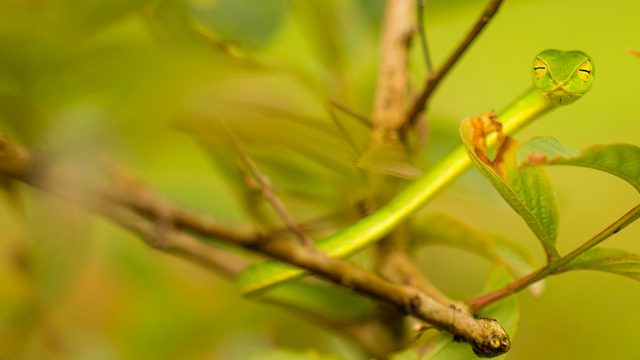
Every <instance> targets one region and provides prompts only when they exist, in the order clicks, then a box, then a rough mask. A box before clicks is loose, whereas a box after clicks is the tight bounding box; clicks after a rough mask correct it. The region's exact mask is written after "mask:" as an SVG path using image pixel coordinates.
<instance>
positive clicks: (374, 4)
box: [358, 0, 386, 28]
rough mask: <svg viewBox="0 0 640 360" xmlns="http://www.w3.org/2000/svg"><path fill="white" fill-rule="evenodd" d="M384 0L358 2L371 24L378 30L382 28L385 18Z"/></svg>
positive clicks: (359, 0) (361, 0) (360, 0)
mask: <svg viewBox="0 0 640 360" xmlns="http://www.w3.org/2000/svg"><path fill="white" fill-rule="evenodd" d="M385 3H386V2H385V1H384V0H358V5H359V6H360V8H361V9H362V12H363V13H364V15H366V17H367V19H368V20H369V22H371V24H373V25H375V26H376V27H377V28H379V27H381V26H382V19H383V18H384V5H385Z"/></svg>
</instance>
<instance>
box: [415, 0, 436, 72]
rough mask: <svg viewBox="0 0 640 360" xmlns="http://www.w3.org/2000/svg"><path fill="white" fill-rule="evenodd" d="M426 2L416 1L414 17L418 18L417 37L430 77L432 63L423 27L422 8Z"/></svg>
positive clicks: (422, 0)
mask: <svg viewBox="0 0 640 360" xmlns="http://www.w3.org/2000/svg"><path fill="white" fill-rule="evenodd" d="M426 2H427V1H426V0H416V15H417V18H418V19H417V22H418V25H417V26H418V36H419V37H420V47H421V48H422V56H423V57H424V64H425V66H426V69H427V74H428V75H429V76H430V75H431V73H432V72H433V63H432V62H431V53H430V52H429V43H428V42H427V30H426V29H425V27H424V8H425V4H426Z"/></svg>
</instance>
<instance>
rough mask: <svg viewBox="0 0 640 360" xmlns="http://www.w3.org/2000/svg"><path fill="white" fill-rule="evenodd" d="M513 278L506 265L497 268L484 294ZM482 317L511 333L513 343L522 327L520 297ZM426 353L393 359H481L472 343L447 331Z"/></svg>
mask: <svg viewBox="0 0 640 360" xmlns="http://www.w3.org/2000/svg"><path fill="white" fill-rule="evenodd" d="M512 280H513V278H512V277H511V276H510V275H509V273H508V272H507V271H506V269H505V268H504V267H502V266H495V267H494V268H493V269H492V271H491V273H490V274H489V278H488V279H487V283H486V284H485V286H484V289H483V293H488V292H491V291H494V290H497V289H499V288H501V287H503V286H505V285H506V284H508V283H510V282H511V281H512ZM478 317H485V318H492V319H496V320H497V321H498V322H499V323H500V325H502V327H503V328H504V329H505V330H506V331H507V333H509V336H510V337H511V339H512V340H513V337H514V335H515V333H516V331H517V328H518V321H519V319H520V308H519V305H518V301H517V298H516V297H515V296H513V295H512V296H509V297H507V298H505V299H503V300H501V301H499V302H497V303H494V304H492V305H490V306H488V307H486V308H485V309H484V310H482V312H480V314H478ZM424 346H425V347H426V352H424V354H422V356H420V357H417V356H415V357H414V354H416V353H417V352H419V351H420V349H415V348H414V349H409V350H406V351H403V352H402V353H400V354H398V355H397V356H394V357H393V360H405V359H421V360H476V359H478V357H477V356H476V355H475V354H474V353H473V351H472V350H471V348H470V347H469V345H468V344H465V343H460V342H455V341H453V339H452V336H451V335H450V334H448V333H445V332H440V333H438V334H437V335H436V336H435V338H434V339H431V340H430V341H428V342H427V343H426V344H425V345H424ZM506 357H507V355H506V354H505V355H502V356H500V357H497V358H496V359H505V358H506Z"/></svg>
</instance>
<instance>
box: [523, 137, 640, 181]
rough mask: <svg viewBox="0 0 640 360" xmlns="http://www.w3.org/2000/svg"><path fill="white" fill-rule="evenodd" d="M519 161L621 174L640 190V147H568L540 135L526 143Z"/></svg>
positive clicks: (527, 164)
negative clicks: (582, 148) (581, 148)
mask: <svg viewBox="0 0 640 360" xmlns="http://www.w3.org/2000/svg"><path fill="white" fill-rule="evenodd" d="M518 162H519V163H521V164H522V165H524V166H535V165H572V166H581V167H587V168H591V169H596V170H600V171H603V172H606V173H609V174H611V175H614V176H617V177H619V178H621V179H622V180H624V181H626V182H628V183H629V184H631V186H633V187H635V188H636V190H638V191H640V147H638V146H635V145H630V144H611V145H595V146H591V147H588V148H586V149H584V150H582V151H578V150H573V149H568V148H565V147H564V146H562V145H561V144H560V142H558V140H556V139H555V138H552V137H537V138H534V139H533V140H531V141H529V142H527V143H525V144H524V145H522V148H521V149H520V151H519V152H518Z"/></svg>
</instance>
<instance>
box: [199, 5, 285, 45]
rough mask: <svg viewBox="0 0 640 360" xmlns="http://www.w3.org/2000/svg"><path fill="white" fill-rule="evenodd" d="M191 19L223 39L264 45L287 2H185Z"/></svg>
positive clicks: (281, 15)
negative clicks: (193, 18) (189, 10)
mask: <svg viewBox="0 0 640 360" xmlns="http://www.w3.org/2000/svg"><path fill="white" fill-rule="evenodd" d="M188 3H189V6H190V8H191V13H192V14H193V16H194V17H195V18H196V19H197V20H198V21H199V22H200V23H201V24H202V25H203V26H204V27H205V28H207V29H208V30H210V31H213V32H214V33H217V34H218V35H219V36H220V37H221V38H222V39H223V40H225V41H229V42H233V43H238V44H241V45H249V46H263V45H265V44H266V43H267V42H268V41H269V40H270V39H271V38H272V37H273V35H274V33H275V32H276V31H277V30H278V28H279V26H280V24H281V22H282V20H283V19H284V18H285V16H286V15H287V14H288V10H289V8H290V0H269V1H255V0H189V1H188Z"/></svg>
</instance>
